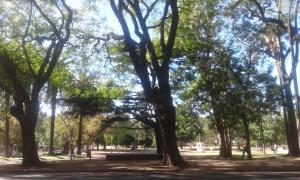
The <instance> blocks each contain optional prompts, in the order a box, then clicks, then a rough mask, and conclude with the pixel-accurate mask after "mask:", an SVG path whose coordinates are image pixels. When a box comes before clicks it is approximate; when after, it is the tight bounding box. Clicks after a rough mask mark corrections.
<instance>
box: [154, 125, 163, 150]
mask: <svg viewBox="0 0 300 180" xmlns="http://www.w3.org/2000/svg"><path fill="white" fill-rule="evenodd" d="M153 129H154V134H155V141H156V153H157V154H162V153H163V145H162V140H161V135H160V129H159V126H158V123H155V124H154V127H153Z"/></svg>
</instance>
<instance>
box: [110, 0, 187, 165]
mask: <svg viewBox="0 0 300 180" xmlns="http://www.w3.org/2000/svg"><path fill="white" fill-rule="evenodd" d="M110 4H111V8H112V10H113V12H114V14H115V15H116V17H117V19H118V20H119V23H120V25H121V27H122V30H123V33H124V42H125V47H126V50H127V51H128V52H129V55H130V58H131V62H132V64H133V66H134V69H135V71H136V74H137V76H138V77H139V80H140V81H141V85H142V88H143V90H144V94H145V97H146V99H147V101H148V102H150V103H151V104H153V105H154V107H155V111H156V114H157V116H159V119H158V123H159V127H160V132H161V136H162V142H163V145H164V153H163V154H164V155H163V157H164V158H163V164H164V165H170V164H171V165H174V166H183V165H185V164H186V163H185V162H184V160H183V159H182V157H181V156H180V154H179V150H178V147H177V140H176V134H175V122H176V112H175V107H174V105H173V99H172V96H171V89H170V84H169V65H170V63H171V57H172V49H173V45H174V41H175V38H176V31H177V26H178V21H179V14H178V7H177V0H166V1H158V0H153V1H152V2H145V1H138V0H126V1H121V0H119V1H118V3H116V2H115V0H110ZM158 7H163V8H158ZM157 8H158V9H159V10H158V11H163V12H162V16H161V18H160V20H158V21H159V22H158V23H157V24H155V25H150V24H149V19H150V17H151V18H153V17H157V15H153V14H152V13H153V12H155V11H154V9H157ZM162 9H163V10H162ZM126 14H127V15H129V17H130V20H131V22H132V23H133V24H132V25H133V27H134V30H133V31H130V29H129V23H130V20H129V19H127V18H125V16H126ZM166 21H170V23H168V24H169V25H168V26H167V23H166ZM153 28H158V29H159V36H160V37H159V40H158V42H159V43H158V44H155V38H154V37H151V34H150V30H151V29H153ZM135 39H138V40H137V41H136V40H135ZM155 47H157V48H155ZM158 47H160V48H159V49H158ZM148 55H149V56H148ZM149 72H150V73H149Z"/></svg>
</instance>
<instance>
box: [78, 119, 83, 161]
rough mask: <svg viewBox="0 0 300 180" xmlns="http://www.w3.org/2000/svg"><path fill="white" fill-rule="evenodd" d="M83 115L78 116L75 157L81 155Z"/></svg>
mask: <svg viewBox="0 0 300 180" xmlns="http://www.w3.org/2000/svg"><path fill="white" fill-rule="evenodd" d="M82 123H83V115H79V129H78V141H77V155H81V147H82V142H81V141H82V129H83V124H82Z"/></svg>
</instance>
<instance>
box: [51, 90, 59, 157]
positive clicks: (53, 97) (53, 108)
mask: <svg viewBox="0 0 300 180" xmlns="http://www.w3.org/2000/svg"><path fill="white" fill-rule="evenodd" d="M57 90H58V89H57V87H56V86H52V88H51V126H50V147H49V154H54V148H53V142H54V127H55V111H56V101H57V98H56V97H57Z"/></svg>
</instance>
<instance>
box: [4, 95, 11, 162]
mask: <svg viewBox="0 0 300 180" xmlns="http://www.w3.org/2000/svg"><path fill="white" fill-rule="evenodd" d="M9 102H10V95H9V94H8V93H5V139H4V140H5V141H4V146H5V147H4V157H7V158H8V157H10V156H11V153H10V138H9V130H10V123H9Z"/></svg>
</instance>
